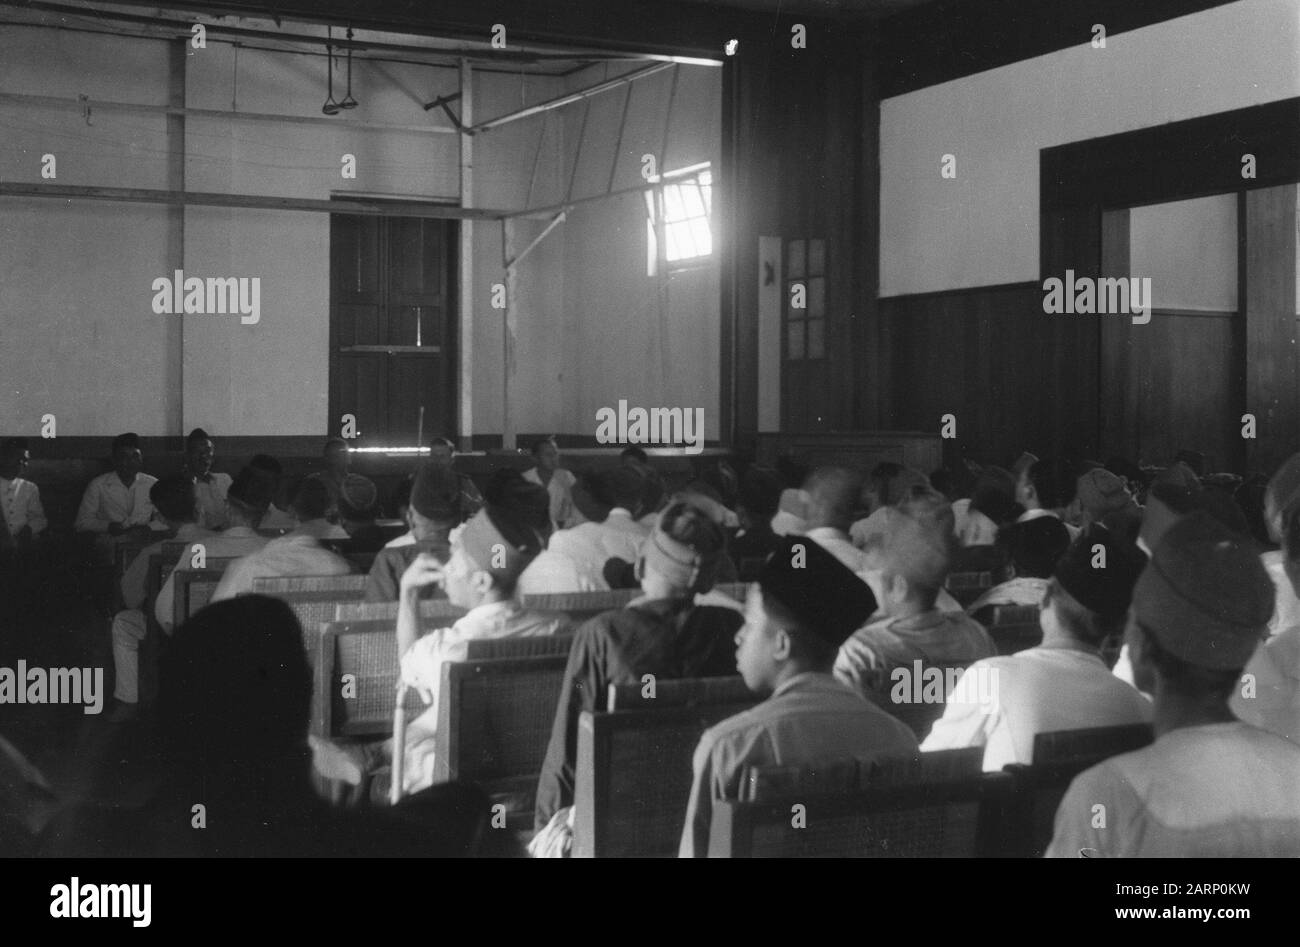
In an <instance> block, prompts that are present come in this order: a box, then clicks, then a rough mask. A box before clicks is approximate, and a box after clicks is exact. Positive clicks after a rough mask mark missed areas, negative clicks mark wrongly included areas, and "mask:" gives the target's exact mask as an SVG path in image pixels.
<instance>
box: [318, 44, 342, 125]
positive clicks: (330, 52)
mask: <svg viewBox="0 0 1300 947" xmlns="http://www.w3.org/2000/svg"><path fill="white" fill-rule="evenodd" d="M329 39H330V40H331V42H327V43H326V44H325V54H326V55H327V56H328V57H329V66H327V67H326V68H327V69H328V70H329V71H328V73H327V75H328V78H327V80H326V81H327V83H328V89H329V91H328V92H327V93H326V96H325V104H324V105H322V106H321V107H320V110H321V111H322V112H324V113H325V114H326V115H337V114H339V109H340V106H339V103H337V102H335V101H334V44H333V42H332V40H333V39H334V28H333V27H330V28H329Z"/></svg>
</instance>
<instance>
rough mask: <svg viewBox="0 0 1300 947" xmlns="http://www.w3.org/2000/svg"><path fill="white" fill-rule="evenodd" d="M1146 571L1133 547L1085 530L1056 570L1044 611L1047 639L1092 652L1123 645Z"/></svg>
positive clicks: (1105, 531) (1104, 531) (1099, 529)
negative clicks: (1061, 640)
mask: <svg viewBox="0 0 1300 947" xmlns="http://www.w3.org/2000/svg"><path fill="white" fill-rule="evenodd" d="M1141 571H1142V558H1141V556H1140V555H1139V554H1138V552H1137V550H1136V549H1135V548H1134V547H1133V545H1132V544H1131V543H1129V542H1127V541H1125V540H1124V539H1122V538H1120V537H1117V536H1115V535H1114V534H1113V533H1112V532H1111V531H1110V530H1108V529H1104V528H1102V527H1099V526H1093V527H1090V528H1089V529H1087V530H1085V531H1084V532H1083V533H1082V534H1080V536H1079V538H1078V539H1076V540H1075V541H1074V542H1073V543H1071V544H1070V545H1069V548H1068V549H1067V550H1066V551H1065V554H1064V555H1062V556H1061V557H1060V558H1059V560H1058V561H1057V562H1056V565H1055V567H1054V568H1053V570H1052V573H1051V575H1052V580H1051V582H1049V583H1048V586H1047V592H1046V593H1045V595H1044V596H1043V607H1042V610H1041V611H1040V612H1039V623H1040V624H1041V625H1042V628H1043V637H1044V640H1051V639H1054V638H1059V637H1061V636H1064V637H1067V638H1069V639H1070V640H1072V641H1076V642H1079V643H1081V644H1084V645H1087V646H1088V647H1092V648H1100V647H1101V646H1102V644H1103V642H1105V641H1106V640H1107V639H1111V640H1117V639H1118V636H1119V634H1120V632H1122V631H1123V629H1124V619H1125V616H1126V614H1127V613H1128V608H1129V605H1130V604H1131V602H1132V601H1133V586H1134V584H1135V583H1136V582H1137V579H1138V574H1139V573H1140V572H1141Z"/></svg>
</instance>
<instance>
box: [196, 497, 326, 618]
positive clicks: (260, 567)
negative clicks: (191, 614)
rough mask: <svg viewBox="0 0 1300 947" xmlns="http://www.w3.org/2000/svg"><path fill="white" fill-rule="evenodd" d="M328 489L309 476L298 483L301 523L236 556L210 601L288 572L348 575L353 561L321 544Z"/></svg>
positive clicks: (296, 506) (297, 510) (297, 505)
mask: <svg viewBox="0 0 1300 947" xmlns="http://www.w3.org/2000/svg"><path fill="white" fill-rule="evenodd" d="M329 502H330V498H329V491H328V490H326V488H325V485H324V484H323V483H321V482H320V480H317V479H313V478H308V479H306V480H304V481H303V482H302V484H301V485H300V486H299V487H298V495H297V496H296V497H295V498H294V502H293V507H294V512H295V513H297V515H298V519H299V520H301V521H302V525H301V526H299V527H298V528H297V529H295V530H293V531H292V532H290V533H288V534H286V535H284V536H281V537H280V538H279V539H272V540H271V541H270V542H268V543H267V544H266V545H265V546H263V547H262V548H261V549H259V550H258V551H257V552H254V553H251V554H250V555H247V556H244V557H243V558H242V559H236V560H235V561H234V562H232V563H231V564H230V565H229V566H227V567H226V571H225V574H224V575H222V577H221V581H220V582H219V583H217V588H216V591H215V592H213V593H212V601H214V602H220V601H221V600H223V599H227V598H234V597H235V596H236V595H241V594H243V593H245V592H251V591H253V580H254V579H260V578H268V577H275V576H290V575H348V574H349V573H351V572H352V564H351V563H349V562H348V561H347V560H346V559H344V558H343V557H342V556H338V555H335V554H334V553H332V552H330V551H329V550H328V549H326V548H325V547H324V546H322V545H321V544H320V536H321V535H322V533H323V532H324V530H325V528H327V527H331V528H332V527H333V524H331V523H330V522H329V521H328V520H326V519H325V511H326V510H327V509H328V508H329Z"/></svg>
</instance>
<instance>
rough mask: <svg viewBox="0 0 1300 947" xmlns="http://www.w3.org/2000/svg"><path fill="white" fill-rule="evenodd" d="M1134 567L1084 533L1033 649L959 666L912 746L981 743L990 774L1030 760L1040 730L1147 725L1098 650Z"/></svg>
mask: <svg viewBox="0 0 1300 947" xmlns="http://www.w3.org/2000/svg"><path fill="white" fill-rule="evenodd" d="M1057 525H1058V526H1059V524H1057ZM1062 532H1064V530H1062ZM1096 545H1100V546H1101V547H1102V550H1104V553H1103V554H1104V557H1105V558H1104V559H1102V558H1100V557H1099V555H1098V553H1097V552H1095V551H1094V546H1096ZM1102 562H1104V563H1105V565H1104V566H1102V567H1099V568H1094V567H1093V563H1102ZM1140 569H1141V563H1140V561H1139V559H1138V557H1137V555H1136V553H1135V552H1132V551H1130V550H1129V549H1128V548H1127V547H1126V546H1125V545H1123V544H1122V543H1120V542H1118V541H1117V540H1115V539H1114V538H1113V537H1112V536H1111V535H1110V533H1109V532H1108V531H1106V530H1104V529H1095V528H1094V529H1093V530H1091V531H1089V532H1088V533H1086V534H1084V535H1083V537H1082V538H1081V539H1079V540H1078V541H1076V542H1075V543H1074V544H1073V545H1072V546H1070V548H1069V551H1068V552H1067V553H1066V554H1065V556H1063V557H1062V558H1061V560H1060V562H1058V563H1057V565H1056V570H1055V573H1054V575H1053V576H1052V579H1051V580H1050V582H1049V583H1048V587H1047V594H1046V597H1045V600H1044V602H1043V610H1042V612H1041V613H1040V614H1039V621H1040V623H1041V624H1042V627H1043V642H1042V644H1040V645H1039V646H1038V647H1036V648H1030V649H1028V650H1026V651H1021V652H1019V653H1017V654H1013V655H1006V656H1002V657H994V658H985V659H983V660H980V661H976V662H975V663H974V664H972V665H971V666H970V667H968V668H967V669H966V671H965V673H964V674H963V675H962V677H961V679H960V680H959V681H958V682H957V686H956V687H955V688H954V689H953V692H952V694H951V695H950V696H949V697H948V700H947V702H946V703H945V705H944V712H943V717H942V718H941V719H939V720H938V721H937V722H936V723H935V725H934V729H933V730H931V731H930V734H929V736H927V737H926V739H925V741H924V742H923V743H922V744H921V749H923V750H955V749H960V748H962V747H968V746H983V747H984V748H985V749H984V769H986V770H989V771H996V770H1000V769H1002V767H1003V766H1005V765H1007V764H1008V763H1032V762H1033V758H1032V757H1033V750H1034V737H1035V735H1037V734H1039V733H1051V732H1053V731H1056V730H1082V729H1086V728H1089V727H1113V726H1120V725H1122V724H1129V723H1147V722H1149V721H1150V720H1151V705H1150V703H1149V702H1148V701H1147V699H1146V698H1145V697H1143V696H1142V695H1141V694H1139V693H1138V692H1137V691H1136V690H1135V689H1134V688H1133V687H1131V686H1129V685H1128V684H1125V683H1124V682H1123V681H1120V680H1119V679H1118V678H1116V677H1115V676H1114V675H1112V674H1111V673H1110V671H1109V669H1108V668H1107V667H1106V665H1105V663H1104V662H1103V661H1102V659H1101V650H1100V649H1101V644H1102V642H1103V641H1105V640H1106V638H1108V637H1109V636H1111V635H1114V634H1117V633H1118V632H1119V631H1120V629H1122V628H1123V626H1124V616H1125V614H1126V612H1127V611H1128V606H1129V602H1130V600H1131V598H1132V595H1133V585H1134V583H1135V582H1136V581H1137V577H1138V572H1139V570H1140Z"/></svg>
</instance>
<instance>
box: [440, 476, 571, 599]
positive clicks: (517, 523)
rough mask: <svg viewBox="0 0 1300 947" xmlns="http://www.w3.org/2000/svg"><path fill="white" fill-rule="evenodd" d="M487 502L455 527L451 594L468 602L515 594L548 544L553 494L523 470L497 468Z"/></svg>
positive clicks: (449, 571)
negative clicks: (551, 497) (520, 472)
mask: <svg viewBox="0 0 1300 947" xmlns="http://www.w3.org/2000/svg"><path fill="white" fill-rule="evenodd" d="M484 500H485V505H484V507H483V509H481V510H479V511H478V512H477V513H475V514H474V515H473V516H472V517H470V518H469V519H468V520H467V521H466V522H465V524H464V525H463V526H461V527H459V528H458V529H456V530H453V531H452V534H451V558H450V559H448V561H447V566H446V570H445V575H446V581H445V588H446V592H447V598H448V599H449V600H450V601H451V602H452V603H453V604H455V605H459V606H461V607H463V608H475V607H477V606H478V605H481V604H483V603H485V602H494V601H502V600H505V599H509V598H510V597H511V596H512V595H514V592H515V586H516V585H517V583H518V581H519V576H520V574H521V573H522V572H523V571H524V569H525V568H527V567H528V564H529V563H530V562H532V561H533V559H534V558H536V557H537V555H538V554H539V553H540V552H541V551H542V550H543V549H544V548H545V547H546V529H547V528H548V526H549V515H548V510H549V504H550V494H549V493H548V492H547V490H546V488H545V487H543V486H541V485H539V484H535V483H531V482H529V481H527V480H525V479H524V478H523V477H522V476H521V475H520V474H519V472H518V471H514V470H499V471H497V472H496V473H494V474H493V476H492V478H491V479H490V480H489V482H488V484H487V490H486V492H485V494H484Z"/></svg>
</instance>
